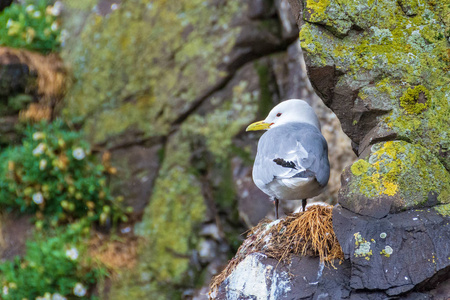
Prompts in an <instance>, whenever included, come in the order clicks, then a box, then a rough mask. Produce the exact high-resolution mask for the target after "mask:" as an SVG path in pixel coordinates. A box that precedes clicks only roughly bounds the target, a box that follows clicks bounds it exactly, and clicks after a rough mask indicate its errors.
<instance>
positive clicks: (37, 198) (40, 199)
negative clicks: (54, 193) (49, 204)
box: [32, 192, 44, 204]
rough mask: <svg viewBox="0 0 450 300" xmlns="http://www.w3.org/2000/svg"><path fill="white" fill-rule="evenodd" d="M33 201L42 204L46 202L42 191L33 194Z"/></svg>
mask: <svg viewBox="0 0 450 300" xmlns="http://www.w3.org/2000/svg"><path fill="white" fill-rule="evenodd" d="M32 198H33V202H34V203H36V204H42V202H44V196H42V194H41V192H37V193H35V194H33V196H32Z"/></svg>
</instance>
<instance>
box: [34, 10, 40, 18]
mask: <svg viewBox="0 0 450 300" xmlns="http://www.w3.org/2000/svg"><path fill="white" fill-rule="evenodd" d="M33 17H34V18H36V19H37V18H40V17H41V12H40V11H38V10H37V11H35V12H34V13H33Z"/></svg>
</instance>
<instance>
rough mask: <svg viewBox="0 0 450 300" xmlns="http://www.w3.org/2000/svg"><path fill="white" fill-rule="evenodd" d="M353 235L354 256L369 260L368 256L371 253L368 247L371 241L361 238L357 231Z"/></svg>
mask: <svg viewBox="0 0 450 300" xmlns="http://www.w3.org/2000/svg"><path fill="white" fill-rule="evenodd" d="M354 237H355V253H354V255H355V257H364V258H365V259H366V260H370V256H371V255H372V250H371V249H370V245H371V242H369V241H367V240H366V239H365V238H363V237H362V236H361V234H360V233H359V232H356V233H355V234H354Z"/></svg>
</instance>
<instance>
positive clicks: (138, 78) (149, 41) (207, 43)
mask: <svg viewBox="0 0 450 300" xmlns="http://www.w3.org/2000/svg"><path fill="white" fill-rule="evenodd" d="M83 3H85V5H82V8H83V7H84V6H86V7H85V8H84V9H85V10H87V7H88V6H89V5H91V3H92V1H87V0H86V1H83ZM217 5H219V4H215V3H213V1H210V2H204V1H200V0H195V1H186V0H183V1H175V2H172V3H170V4H168V3H167V2H166V1H147V0H131V1H124V2H123V3H121V4H119V5H118V6H117V9H116V10H112V11H109V12H105V13H106V15H102V14H101V13H95V10H94V11H93V12H88V16H87V17H86V20H84V21H83V22H82V24H81V25H82V26H83V27H82V29H81V32H79V31H80V29H79V27H76V26H73V28H70V27H68V28H66V29H67V30H68V31H69V34H70V35H71V36H72V35H73V36H77V35H79V36H78V38H77V40H78V43H77V44H72V45H70V41H68V47H67V48H63V51H62V56H63V57H64V59H65V60H66V61H67V62H68V64H71V66H72V70H73V75H74V77H75V80H74V81H73V85H72V86H71V88H70V89H69V91H68V94H67V96H66V99H65V103H64V107H63V108H62V114H63V116H64V117H65V118H66V119H67V120H68V121H71V122H75V123H80V124H83V126H84V129H85V131H86V132H88V133H89V134H90V138H91V140H92V141H93V142H94V143H96V144H98V143H108V144H113V145H114V144H115V143H117V140H118V139H122V138H123V136H127V135H129V134H130V133H131V134H133V135H136V136H137V138H139V139H141V138H142V137H153V136H165V135H167V134H168V133H169V132H170V129H171V125H172V124H173V123H176V122H178V118H179V117H180V116H182V115H183V114H185V113H186V111H188V110H189V109H190V106H191V105H192V104H193V102H195V101H198V98H200V97H203V96H204V94H205V93H207V92H208V91H209V90H211V88H212V87H213V86H214V85H216V84H217V83H218V82H220V81H221V80H223V79H224V78H225V77H227V76H228V74H227V73H226V72H224V71H221V70H220V69H219V68H218V66H219V65H220V64H221V63H223V60H224V57H227V54H229V52H230V51H231V48H232V47H233V46H234V44H235V39H236V36H237V34H238V33H239V30H235V29H233V28H228V26H229V24H230V23H231V21H232V19H233V17H234V16H235V15H236V13H237V12H238V11H239V9H240V5H239V2H238V1H227V2H226V3H224V4H223V5H220V7H217ZM66 14H67V17H66V19H67V22H66V24H74V23H76V24H79V23H80V21H79V20H78V19H77V18H78V17H79V15H80V7H78V6H76V5H75V6H74V5H69V6H68V7H67V12H66ZM212 16H213V17H212ZM77 20H78V21H77ZM77 22H78V23H77ZM124 24H126V25H125V26H124Z"/></svg>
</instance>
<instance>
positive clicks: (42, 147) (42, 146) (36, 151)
mask: <svg viewBox="0 0 450 300" xmlns="http://www.w3.org/2000/svg"><path fill="white" fill-rule="evenodd" d="M44 150H45V144H44V143H40V144H39V145H37V147H36V148H34V149H33V155H34V156H39V155H41V154H42V153H44Z"/></svg>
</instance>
